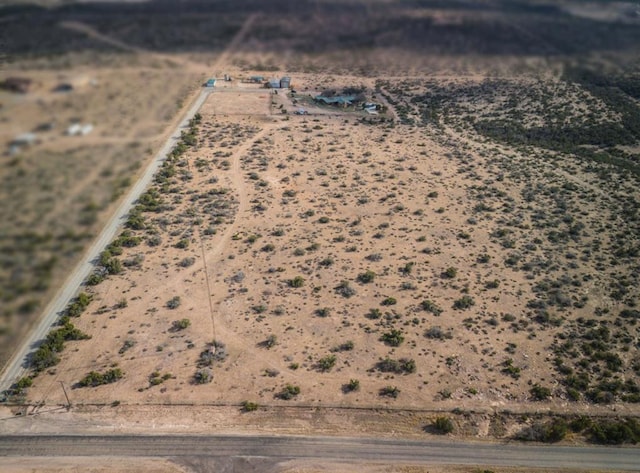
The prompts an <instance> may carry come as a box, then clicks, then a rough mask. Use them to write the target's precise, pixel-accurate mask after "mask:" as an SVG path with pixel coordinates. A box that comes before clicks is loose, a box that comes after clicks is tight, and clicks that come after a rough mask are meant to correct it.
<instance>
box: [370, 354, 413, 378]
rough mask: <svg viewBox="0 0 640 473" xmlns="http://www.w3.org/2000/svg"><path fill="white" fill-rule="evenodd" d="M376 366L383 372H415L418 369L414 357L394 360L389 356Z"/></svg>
mask: <svg viewBox="0 0 640 473" xmlns="http://www.w3.org/2000/svg"><path fill="white" fill-rule="evenodd" d="M376 368H377V369H378V370H379V371H382V372H383V373H396V374H403V373H414V372H415V371H416V362H415V360H413V359H412V358H400V359H399V360H394V359H392V358H389V357H387V358H385V359H384V360H381V361H379V362H378V363H376Z"/></svg>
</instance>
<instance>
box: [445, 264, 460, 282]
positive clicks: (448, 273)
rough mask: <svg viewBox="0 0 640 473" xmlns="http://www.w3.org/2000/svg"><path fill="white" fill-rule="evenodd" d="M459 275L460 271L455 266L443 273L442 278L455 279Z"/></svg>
mask: <svg viewBox="0 0 640 473" xmlns="http://www.w3.org/2000/svg"><path fill="white" fill-rule="evenodd" d="M457 275H458V270H457V269H456V268H454V267H453V266H450V267H448V268H447V269H445V270H444V271H443V272H442V277H443V278H445V279H453V278H455V277H456V276H457Z"/></svg>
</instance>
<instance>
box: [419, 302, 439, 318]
mask: <svg viewBox="0 0 640 473" xmlns="http://www.w3.org/2000/svg"><path fill="white" fill-rule="evenodd" d="M420 308H421V309H422V310H424V311H426V312H431V313H432V314H433V315H436V316H438V315H440V314H442V309H441V308H440V307H438V305H437V304H436V303H435V302H432V301H430V300H428V299H427V300H424V301H422V302H421V303H420Z"/></svg>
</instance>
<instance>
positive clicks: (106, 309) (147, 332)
mask: <svg viewBox="0 0 640 473" xmlns="http://www.w3.org/2000/svg"><path fill="white" fill-rule="evenodd" d="M296 80H297V83H296V85H295V86H296V87H297V88H298V89H299V90H300V91H302V95H303V96H304V95H308V94H312V93H313V91H314V90H318V87H317V85H319V83H322V78H318V77H313V76H309V77H308V78H307V77H299V78H297V79H296ZM352 80H353V79H350V78H348V77H347V78H343V79H342V81H341V82H338V84H337V85H349V84H350V83H351V81H352ZM314 86H315V87H314ZM234 87H235V88H234ZM288 100H289V99H285V98H283V96H282V94H280V95H278V96H275V95H271V94H270V93H269V92H268V91H266V90H261V89H255V88H254V89H252V88H251V87H250V86H247V85H243V86H237V87H236V86H234V85H228V87H227V88H226V89H223V90H220V91H219V92H216V93H214V94H213V95H211V96H210V98H209V100H208V102H207V103H206V104H205V106H204V107H203V109H202V110H201V114H202V116H203V123H202V125H201V128H200V132H199V141H198V145H197V146H196V147H195V148H194V149H193V150H191V151H189V152H188V155H187V158H186V159H185V160H184V163H183V164H182V165H181V169H182V171H181V176H182V178H181V179H176V180H174V181H173V182H172V186H173V188H174V190H173V191H172V192H171V193H170V194H167V195H164V196H163V197H162V199H163V200H164V202H165V203H167V204H170V206H171V210H169V211H166V212H164V213H162V214H159V215H154V214H147V219H148V223H149V228H150V229H153V233H156V234H157V235H160V237H161V240H162V243H161V245H160V246H159V247H157V248H149V247H147V246H146V245H145V244H142V245H141V246H139V247H135V248H131V249H125V253H124V254H123V255H122V258H123V259H127V258H131V257H134V256H135V255H141V256H142V257H143V258H144V262H143V263H142V265H141V268H140V269H130V270H127V271H126V272H125V273H124V274H123V275H121V276H116V277H110V278H108V279H107V280H106V281H105V282H103V283H102V284H101V285H100V286H98V287H97V288H96V289H95V290H94V291H93V292H94V294H95V295H94V302H92V304H91V306H90V308H89V310H88V312H87V313H86V314H85V315H84V316H83V317H81V318H80V319H78V320H77V321H75V320H74V323H76V326H77V327H79V328H80V329H81V330H83V331H85V332H87V333H89V334H90V335H92V337H93V338H92V340H91V341H90V342H70V343H69V345H68V348H67V349H66V350H65V352H64V353H63V360H62V363H61V364H60V365H58V366H57V367H56V368H54V369H52V370H50V372H49V373H48V374H43V375H41V376H39V377H38V378H37V379H36V380H35V382H34V386H33V388H31V389H30V390H29V400H30V402H31V403H34V404H40V403H44V404H45V405H56V404H57V405H59V404H64V403H65V399H64V396H63V391H62V389H61V387H60V383H61V382H62V383H64V385H66V386H67V387H69V388H71V387H72V386H75V385H76V383H77V382H78V381H79V380H80V379H81V378H82V377H83V376H84V375H85V374H86V373H88V372H89V371H91V370H95V371H105V370H106V369H108V368H109V367H112V366H116V365H117V366H118V367H119V368H121V369H122V370H123V371H124V373H125V376H124V378H123V379H122V380H121V381H119V382H118V383H115V384H112V385H106V386H100V387H97V388H93V389H91V388H72V389H70V393H69V395H70V398H71V400H72V402H73V403H74V404H105V405H108V404H111V403H112V402H114V401H118V402H120V403H123V404H124V405H128V404H134V405H135V404H169V405H175V404H183V403H187V404H195V405H200V404H204V405H206V404H211V403H224V404H236V405H237V404H239V403H241V402H243V401H245V400H250V401H253V402H257V403H258V404H260V405H273V406H279V405H286V404H288V403H295V404H299V405H305V406H336V407H338V406H358V407H375V408H379V407H384V406H393V407H403V408H427V409H430V408H435V409H437V408H439V407H440V406H442V407H448V408H453V407H463V408H465V409H483V408H487V407H491V408H507V407H509V406H511V405H514V406H516V405H518V403H523V402H527V401H528V399H529V389H530V387H531V384H532V383H534V382H536V383H543V384H545V385H550V386H551V388H552V389H553V390H554V394H556V395H557V397H555V399H554V400H553V402H552V403H551V404H550V405H547V404H539V405H538V406H539V407H537V408H539V409H546V408H547V407H548V406H553V407H554V408H556V409H564V410H566V409H571V410H575V411H581V410H586V409H588V406H587V405H583V404H581V403H576V404H568V402H567V401H566V400H565V399H564V398H563V396H562V392H561V391H560V390H558V391H556V388H557V387H558V385H557V381H555V380H554V379H553V377H552V376H550V368H549V367H550V363H551V362H552V353H551V352H550V351H549V350H548V347H549V346H550V345H551V344H552V341H553V338H552V337H553V333H552V332H549V331H538V332H536V333H535V334H534V333H533V329H532V328H530V329H528V330H511V329H508V328H507V325H505V324H503V323H502V322H501V320H502V319H503V318H504V316H505V314H507V313H508V314H516V318H518V317H519V316H518V314H522V313H524V312H525V307H524V305H525V303H526V300H525V299H524V298H523V297H522V294H523V293H524V294H526V293H528V292H529V291H530V290H531V289H530V288H531V282H530V281H529V280H528V279H527V278H526V277H525V276H526V275H525V274H524V273H522V272H520V271H517V270H512V269H508V268H504V267H498V266H497V265H496V264H494V263H478V262H477V259H478V257H479V255H481V254H483V253H484V254H489V255H491V256H492V260H493V261H496V258H498V256H499V255H500V254H502V252H503V251H504V250H503V248H501V245H500V242H498V241H496V240H495V239H494V238H492V237H491V234H492V232H493V230H494V224H493V222H492V221H491V220H490V219H486V220H482V221H480V222H478V223H477V224H476V225H474V226H469V225H468V224H467V223H466V222H467V220H468V219H469V216H470V215H471V208H472V206H473V203H472V202H470V201H469V200H468V197H467V190H468V188H469V187H470V186H472V185H473V184H474V183H475V182H478V181H479V180H483V179H490V178H491V176H492V171H491V169H490V168H488V167H485V166H484V165H483V164H482V163H483V160H484V159H485V158H484V157H483V155H482V154H481V153H478V152H476V151H470V152H469V153H470V155H471V156H473V159H474V160H477V162H478V165H477V166H476V167H475V168H474V172H473V173H464V172H461V168H460V166H459V165H458V164H457V163H456V162H455V161H454V160H453V158H452V155H451V153H452V152H454V147H453V146H452V145H451V144H450V143H448V142H447V141H446V140H443V139H442V138H441V137H439V136H437V135H430V134H429V133H425V132H422V131H420V130H418V129H416V128H412V127H395V128H391V127H388V126H384V125H378V126H370V125H365V124H362V123H361V122H360V118H362V117H363V116H364V115H363V114H362V113H358V112H349V111H346V112H342V111H339V110H334V109H331V111H332V113H331V114H329V115H327V114H326V111H327V109H323V110H322V112H324V113H322V114H321V113H318V114H317V115H316V114H315V112H316V110H315V109H314V108H313V107H312V108H310V109H309V111H310V113H311V114H310V115H309V116H294V115H291V114H288V115H284V114H282V113H281V109H280V104H282V105H283V106H285V105H286V107H287V108H289V109H290V110H294V109H295V106H294V105H293V103H292V102H288ZM318 112H320V110H318ZM454 146H455V145H454ZM504 189H505V192H506V194H505V195H506V196H507V197H508V198H511V199H517V198H519V193H520V189H519V187H517V186H515V187H508V186H504ZM207 229H208V231H207ZM148 230H149V229H148ZM147 233H148V231H147ZM140 234H141V235H144V233H140ZM181 240H184V241H185V242H186V243H185V244H184V245H182V246H186V248H182V249H180V248H176V244H178V243H179V242H180V241H181ZM185 261H186V263H185ZM448 268H454V269H455V271H454V272H455V275H454V276H453V277H446V276H444V275H443V274H444V273H446V271H447V269H448ZM367 271H371V272H373V276H371V277H372V279H373V280H372V281H370V282H366V281H364V280H360V279H359V278H360V277H361V275H363V274H365V273H366V272H367ZM296 277H301V278H302V280H301V281H302V283H301V285H300V287H292V286H291V284H292V283H291V282H290V281H292V280H293V279H295V278H296ZM495 279H498V280H499V281H500V288H499V289H493V290H492V289H487V287H486V282H487V281H492V280H495ZM341 281H348V283H349V286H350V287H351V288H353V289H354V290H355V294H353V295H352V296H351V297H344V296H343V295H341V294H340V291H339V290H337V289H336V288H337V287H338V286H339V284H340V283H341ZM585 290H587V289H585ZM588 290H589V291H591V292H593V293H597V287H595V285H594V286H593V287H589V288H588ZM467 294H469V295H472V296H473V298H474V305H473V306H472V307H470V308H468V309H466V310H456V309H454V307H453V305H454V301H455V300H456V299H458V298H460V296H461V295H467ZM175 296H178V297H179V298H180V301H181V304H180V305H179V307H177V308H175V309H170V308H168V306H167V303H168V302H169V300H170V299H171V298H173V297H175ZM389 297H392V298H393V299H395V301H394V300H391V299H389V300H387V302H384V301H385V299H387V298H389ZM123 300H124V301H125V302H126V303H122V301H123ZM425 300H430V301H433V302H434V303H435V304H436V306H438V307H439V309H440V310H442V314H441V315H440V314H439V313H438V314H435V313H433V312H429V311H425V310H423V308H421V304H422V302H423V301H425ZM385 304H388V305H385ZM124 306H126V307H124ZM372 309H375V311H374V312H371V310H372ZM378 311H379V312H378ZM180 319H188V320H189V324H190V325H189V326H188V327H187V328H185V329H184V330H174V329H172V323H173V322H174V321H176V320H180ZM489 319H490V320H493V321H494V322H493V323H487V322H486V320H489ZM479 320H484V322H482V323H478V321H479ZM434 329H437V331H438V334H439V336H438V337H435V336H431V337H429V336H425V334H426V333H427V332H428V331H430V330H434ZM392 330H398V331H399V332H400V334H401V337H402V340H401V343H400V344H399V346H397V347H394V346H390V344H389V343H388V342H384V341H383V339H382V337H383V336H384V335H385V334H390V333H392ZM270 337H271V340H272V341H273V343H272V345H273V346H271V347H268V346H267V345H266V342H267V341H268V340H270ZM213 340H216V341H218V342H223V343H224V345H225V351H226V353H227V355H228V356H227V357H226V359H225V360H224V361H221V362H215V363H214V364H213V366H212V371H213V382H212V383H210V384H203V385H199V384H195V383H194V374H195V372H196V371H197V370H198V369H199V361H198V360H199V357H201V356H202V355H201V354H202V353H203V352H204V353H206V352H207V350H208V348H207V347H208V344H209V343H210V342H212V341H213ZM510 344H512V345H513V346H517V350H513V353H508V352H507V353H505V350H506V349H508V348H509V347H510V346H511V345H510ZM125 346H126V348H124V347H125ZM507 351H508V350H507ZM327 357H329V358H330V357H335V360H334V361H332V362H330V364H331V363H333V366H329V367H328V368H323V367H322V366H321V362H322V360H323V359H326V358H327ZM386 358H390V359H393V360H400V359H404V360H413V362H414V363H415V370H414V371H412V370H409V371H408V372H405V374H402V372H399V373H393V372H383V371H381V369H380V367H379V365H378V363H379V362H380V361H381V360H384V359H386ZM507 358H510V359H512V360H513V364H514V365H515V366H518V367H520V368H521V369H522V376H521V377H519V378H518V379H514V378H513V377H510V376H509V375H507V374H505V373H504V372H502V371H501V367H502V366H503V363H504V361H505V360H506V359H507ZM154 378H155V379H156V380H157V379H158V378H164V379H162V380H157V381H154ZM350 380H358V382H359V390H357V391H354V392H348V389H347V387H346V386H347V385H348V383H349V382H350ZM287 384H290V385H295V386H298V387H299V388H300V394H299V395H298V396H297V397H296V399H295V400H291V401H286V400H282V399H280V396H279V394H280V392H281V390H282V389H283V387H284V386H285V385H287ZM387 386H395V387H397V388H398V389H399V396H398V397H397V398H396V399H394V398H391V397H387V396H383V395H381V394H380V393H381V390H383V389H384V388H385V387H387ZM613 408H614V406H611V407H605V408H604V409H605V410H608V409H613Z"/></svg>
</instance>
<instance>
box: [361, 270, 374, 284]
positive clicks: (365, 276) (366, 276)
mask: <svg viewBox="0 0 640 473" xmlns="http://www.w3.org/2000/svg"><path fill="white" fill-rule="evenodd" d="M375 277H376V273H374V272H373V271H370V270H367V271H366V272H364V273H360V274H358V277H357V279H358V282H360V283H362V284H368V283H371V282H373V280H374V279H375Z"/></svg>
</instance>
